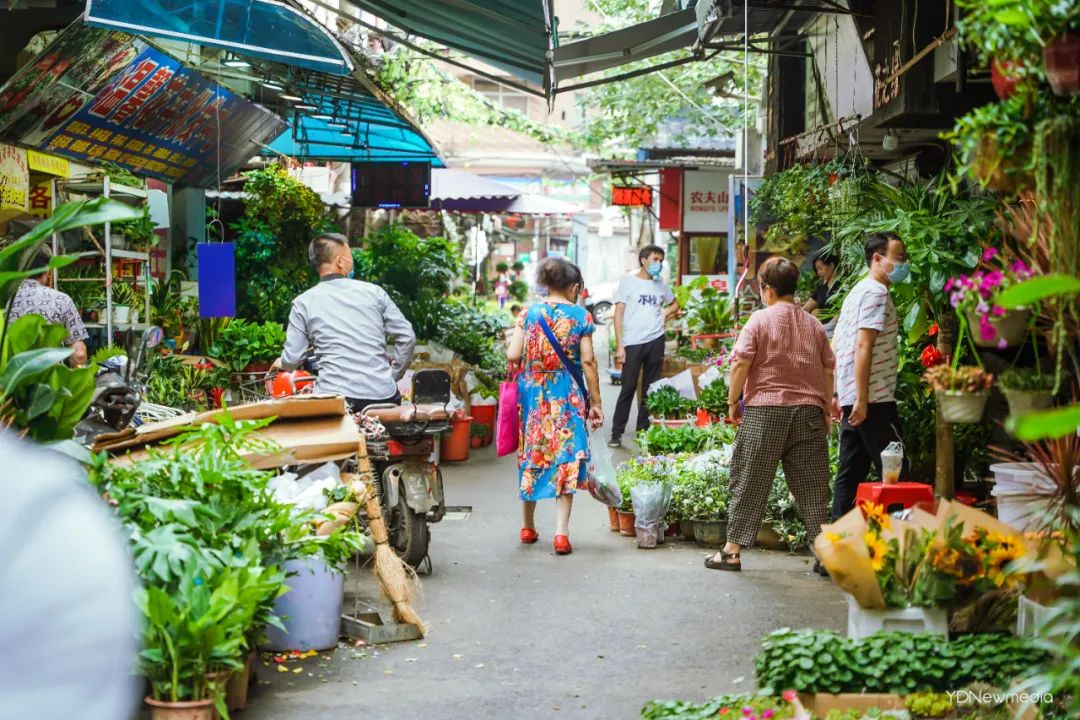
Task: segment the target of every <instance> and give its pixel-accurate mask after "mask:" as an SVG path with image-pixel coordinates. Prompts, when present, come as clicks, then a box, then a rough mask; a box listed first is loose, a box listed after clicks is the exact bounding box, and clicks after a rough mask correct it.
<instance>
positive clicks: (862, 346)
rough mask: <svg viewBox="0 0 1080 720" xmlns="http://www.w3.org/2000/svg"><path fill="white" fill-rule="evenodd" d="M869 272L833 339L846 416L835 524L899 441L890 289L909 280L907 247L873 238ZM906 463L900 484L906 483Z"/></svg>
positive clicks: (839, 400) (889, 238) (895, 326)
mask: <svg viewBox="0 0 1080 720" xmlns="http://www.w3.org/2000/svg"><path fill="white" fill-rule="evenodd" d="M866 264H867V265H868V266H869V268H870V271H869V273H868V274H867V276H866V277H865V278H863V279H862V280H860V281H859V282H858V283H856V285H855V287H853V288H852V289H851V291H850V292H849V293H848V295H847V297H846V298H844V303H843V305H842V306H841V308H840V316H839V318H838V319H837V321H836V330H835V332H834V334H833V351H834V352H835V354H836V397H835V398H834V399H833V402H834V403H835V405H838V406H839V407H838V408H837V407H835V406H834V414H837V413H842V416H843V421H842V425H841V430H840V467H839V470H838V471H837V473H836V489H835V491H834V492H833V510H832V515H833V520H836V519H837V518H839V517H841V516H842V515H844V514H845V513H847V512H848V511H849V510H851V509H852V507H854V505H855V493H856V492H857V491H858V489H859V483H863V482H866V476H867V473H869V472H870V467H871V465H873V466H874V467H875V468H877V472H878V476H879V477H881V451H882V450H884V449H885V448H886V447H887V446H888V445H889V443H891V442H898V441H900V416H899V414H898V412H897V409H896V396H895V393H896V374H897V369H898V358H899V352H900V349H899V346H898V337H899V332H900V326H899V323H898V321H897V317H896V306H895V305H893V301H892V297H890V295H889V287H891V286H892V285H893V284H894V283H898V282H903V281H904V280H906V279H907V276H908V272H909V267H908V262H907V250H906V248H905V247H904V243H903V241H901V240H900V238H899V237H898V236H896V235H895V234H892V233H875V234H873V235H871V236H870V237H869V238H868V239H867V242H866ZM907 470H908V466H907V459H906V458H905V460H904V468H903V470H902V471H901V474H900V478H901V479H902V480H903V479H906V476H907Z"/></svg>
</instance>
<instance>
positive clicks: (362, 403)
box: [345, 392, 401, 413]
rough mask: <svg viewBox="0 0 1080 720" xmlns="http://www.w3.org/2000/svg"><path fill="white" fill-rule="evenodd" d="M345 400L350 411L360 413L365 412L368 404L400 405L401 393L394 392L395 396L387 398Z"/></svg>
mask: <svg viewBox="0 0 1080 720" xmlns="http://www.w3.org/2000/svg"><path fill="white" fill-rule="evenodd" d="M345 402H346V403H347V404H348V406H349V412H351V413H358V412H363V411H364V408H366V407H367V406H368V405H400V404H401V393H399V392H398V393H394V397H391V398H386V399H385V400H364V399H362V398H345Z"/></svg>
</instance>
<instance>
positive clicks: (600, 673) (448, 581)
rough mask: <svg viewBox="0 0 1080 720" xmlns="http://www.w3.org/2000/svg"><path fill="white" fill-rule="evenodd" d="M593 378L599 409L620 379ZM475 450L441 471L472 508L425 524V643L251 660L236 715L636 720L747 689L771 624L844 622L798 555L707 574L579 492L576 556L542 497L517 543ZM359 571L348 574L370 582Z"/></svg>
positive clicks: (482, 456)
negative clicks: (652, 707) (619, 523)
mask: <svg viewBox="0 0 1080 720" xmlns="http://www.w3.org/2000/svg"><path fill="white" fill-rule="evenodd" d="M602 381H603V387H604V393H603V394H604V399H605V403H604V406H605V409H606V410H607V412H608V413H609V414H610V412H611V411H612V410H613V409H614V400H615V398H614V393H615V392H616V391H617V388H613V387H611V386H610V385H608V384H607V382H606V379H604V378H603V377H602ZM473 453H474V457H473V458H472V459H471V460H470V461H469V462H467V463H464V464H460V465H456V466H448V467H446V468H445V469H444V478H445V483H446V494H447V503H448V504H449V505H471V506H472V513H471V514H470V515H469V516H468V517H467V518H464V519H447V520H444V521H443V522H442V523H441V524H439V525H436V526H434V527H433V528H432V533H431V534H432V540H431V552H432V557H433V560H434V573H433V574H432V575H430V576H427V577H425V578H424V580H423V600H422V603H421V605H420V608H419V610H420V614H421V615H422V616H423V617H424V619H425V621H426V622H427V623H428V625H429V627H430V631H429V634H428V637H427V638H426V639H425V640H423V641H419V642H410V643H398V644H394V645H388V646H382V647H378V648H360V649H354V648H353V647H351V646H349V647H344V646H343V647H340V648H339V649H338V650H337V651H336V652H334V653H323V654H321V655H320V657H318V658H311V659H308V660H305V661H303V662H294V663H287V667H288V668H289V672H279V671H277V669H276V668H275V667H262V666H259V679H260V683H259V685H258V686H257V687H254V688H252V700H251V704H250V705H249V707H248V709H247V710H245V711H243V712H242V713H241V714H240V715H239V717H240V718H241V719H242V720H284V719H286V718H289V719H292V718H302V717H341V718H345V717H353V718H364V719H365V720H368V719H382V718H387V719H391V718H437V719H440V720H442V719H446V720H456V719H458V718H461V719H462V720H465V719H466V718H468V719H469V720H472V719H474V718H478V717H479V718H497V719H500V720H501V719H503V718H530V719H531V718H590V719H591V718H634V717H637V716H638V715H639V713H640V709H641V706H642V705H643V704H644V703H645V702H646V701H648V700H650V699H653V698H678V699H686V700H700V699H703V698H706V697H709V696H711V695H715V694H718V693H722V692H731V691H742V690H745V691H751V690H753V688H754V679H753V658H754V655H755V654H756V653H757V651H758V648H759V647H760V641H761V638H762V637H763V636H764V635H766V634H767V633H768V632H770V631H771V630H774V629H776V628H780V627H789V626H790V627H817V628H831V629H836V630H841V629H842V628H843V626H844V623H845V618H846V605H845V603H844V599H843V594H842V593H841V592H840V591H839V590H838V589H837V588H836V587H835V586H834V585H833V584H832V583H831V582H830V581H828V580H824V579H822V578H819V577H818V576H817V575H814V574H812V573H811V558H810V557H809V556H790V555H788V554H786V553H777V552H762V551H747V552H745V553H744V556H743V567H744V570H743V572H741V573H725V572H718V571H709V570H706V569H704V568H703V566H702V558H703V557H704V556H705V555H706V554H707V552H708V551H706V550H703V549H701V548H698V547H697V546H695V545H694V544H693V543H687V542H682V541H675V542H672V541H668V542H667V543H666V544H665V545H663V546H660V547H659V548H657V549H655V550H638V549H637V547H636V544H635V542H634V541H633V540H632V539H629V538H624V537H620V536H619V535H618V534H617V533H613V532H610V531H609V530H608V518H607V510H606V508H605V507H604V506H603V505H601V504H600V503H598V502H596V501H595V500H593V499H592V498H591V497H589V496H588V495H587V494H582V495H580V496H579V497H578V498H577V502H576V504H575V507H574V513H573V517H572V519H571V526H570V537H571V541H572V542H573V545H574V553H573V554H572V555H569V556H565V557H563V556H556V555H555V554H554V553H553V551H552V548H551V534H552V528H553V526H554V503H553V502H545V503H543V504H541V506H540V507H539V508H538V511H537V524H538V529H539V531H540V542H538V543H537V544H535V545H532V546H524V545H521V544H520V543H519V542H518V537H517V536H518V531H519V529H520V505H519V502H518V497H517V484H516V483H517V477H516V467H515V464H514V460H513V457H506V458H496V456H495V451H494V448H493V447H488V448H484V449H482V450H479V451H477V450H474V451H473ZM625 456H628V453H627V452H626V451H621V452H620V453H619V454H618V455H617V456H616V461H618V460H620V459H623V457H625ZM370 573H371V571H370V569H363V570H360V571H356V572H354V575H353V577H352V578H351V581H350V584H353V583H358V584H359V585H360V588H361V590H362V592H364V593H374V592H377V590H375V584H374V580H373V579H372V576H371V574H370ZM296 668H300V672H298V673H296V672H292V671H293V670H295V669H296Z"/></svg>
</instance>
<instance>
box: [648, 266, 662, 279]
mask: <svg viewBox="0 0 1080 720" xmlns="http://www.w3.org/2000/svg"><path fill="white" fill-rule="evenodd" d="M663 268H664V263H658V262H654V263H649V265H648V267H646V268H645V272H647V273H649V275H651V276H652V277H653V278H654V279H655V278H659V277H660V271H661V270H662V269H663Z"/></svg>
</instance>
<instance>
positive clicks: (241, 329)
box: [207, 318, 285, 372]
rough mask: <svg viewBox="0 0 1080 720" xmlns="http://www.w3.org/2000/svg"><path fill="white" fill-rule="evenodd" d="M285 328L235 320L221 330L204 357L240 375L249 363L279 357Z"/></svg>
mask: <svg viewBox="0 0 1080 720" xmlns="http://www.w3.org/2000/svg"><path fill="white" fill-rule="evenodd" d="M284 345H285V329H284V328H283V327H282V326H281V324H280V323H276V322H273V321H269V320H268V321H266V322H264V323H255V322H250V321H247V320H241V319H239V318H238V319H235V320H233V321H232V322H230V323H229V324H228V325H226V326H225V327H223V328H222V329H221V331H220V332H219V333H218V337H217V339H216V340H215V341H214V343H213V345H211V346H210V347H209V348H208V350H207V354H209V355H210V356H211V357H214V358H217V359H218V360H221V361H222V362H224V363H226V364H227V365H229V366H230V367H231V368H232V369H233V370H235V371H237V372H240V371H241V370H243V369H244V368H245V367H247V366H248V365H251V364H252V363H270V362H273V361H274V360H276V359H277V358H278V357H279V356H280V355H281V350H282V348H283V347H284Z"/></svg>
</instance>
